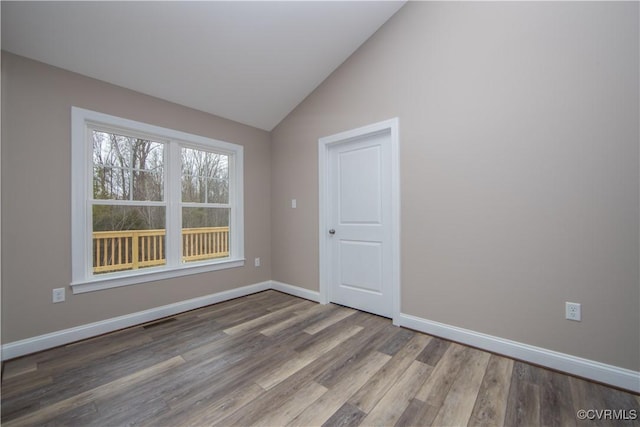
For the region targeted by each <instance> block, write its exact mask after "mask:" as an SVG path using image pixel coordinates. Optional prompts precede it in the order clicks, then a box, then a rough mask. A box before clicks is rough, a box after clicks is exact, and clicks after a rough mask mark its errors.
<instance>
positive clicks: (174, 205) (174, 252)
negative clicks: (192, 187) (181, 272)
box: [165, 141, 182, 267]
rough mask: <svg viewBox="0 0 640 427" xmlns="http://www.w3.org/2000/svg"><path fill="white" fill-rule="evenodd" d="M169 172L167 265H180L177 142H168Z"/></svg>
mask: <svg viewBox="0 0 640 427" xmlns="http://www.w3.org/2000/svg"><path fill="white" fill-rule="evenodd" d="M166 153H167V154H166V155H167V157H168V158H167V159H166V160H167V161H166V165H167V173H166V178H165V179H166V181H165V188H166V194H165V197H166V201H167V231H166V245H167V265H168V266H173V267H176V266H179V265H180V264H181V256H182V254H181V252H182V247H181V246H182V209H181V201H182V190H181V181H180V179H181V171H182V164H181V157H180V146H179V145H178V144H177V143H176V142H173V141H172V142H170V143H169V144H168V150H166Z"/></svg>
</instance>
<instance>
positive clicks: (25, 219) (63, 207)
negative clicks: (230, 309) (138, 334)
mask: <svg viewBox="0 0 640 427" xmlns="http://www.w3.org/2000/svg"><path fill="white" fill-rule="evenodd" d="M71 106H78V107H82V108H87V109H90V110H95V111H99V112H103V113H107V114H112V115H116V116H120V117H125V118H128V119H133V120H138V121H142V122H145V123H150V124H154V125H158V126H163V127H168V128H172V129H177V130H180V131H184V132H189V133H194V134H198V135H203V136H206V137H210V138H216V139H220V140H224V141H229V142H233V143H236V144H240V145H242V146H244V158H245V167H244V171H245V177H244V183H245V188H244V190H245V191H244V196H245V256H246V258H247V259H248V260H253V258H254V257H257V256H259V257H261V259H262V267H260V268H255V267H254V266H253V262H247V263H246V266H245V267H243V268H235V269H229V270H224V271H219V272H212V273H205V274H198V275H192V276H185V277H181V278H178V279H171V280H163V281H159V282H153V283H147V284H139V285H133V286H127V287H122V288H116V289H109V290H104V291H97V292H91V293H85V294H79V295H72V294H71V291H70V288H69V287H68V285H69V283H70V282H71V247H70V237H71V229H70V227H71V223H70V221H71V211H70V206H71V181H70V179H71V173H70V159H71V152H70V147H71V140H70V133H69V132H70V125H71V115H70V114H71ZM270 149H271V148H270V135H269V133H268V132H265V131H262V130H258V129H255V128H252V127H249V126H245V125H241V124H238V123H235V122H232V121H229V120H224V119H221V118H219V117H215V116H212V115H209V114H206V113H202V112H199V111H196V110H192V109H189V108H186V107H182V106H179V105H176V104H172V103H169V102H166V101H161V100H159V99H156V98H152V97H149V96H145V95H141V94H139V93H136V92H133V91H130V90H126V89H123V88H119V87H116V86H113V85H110V84H107V83H103V82H100V81H97V80H93V79H90V78H87V77H83V76H80V75H77V74H73V73H69V72H67V71H63V70H60V69H57V68H53V67H50V66H48V65H44V64H42V63H38V62H34V61H31V60H28V59H25V58H22V57H18V56H15V55H11V54H8V53H3V54H2V248H3V251H2V257H3V259H2V267H3V268H2V342H3V343H8V342H12V341H16V340H19V339H23V338H28V337H33V336H36V335H40V334H44V333H48V332H52V331H57V330H61V329H65V328H69V327H73V326H77V325H81V324H86V323H90V322H94V321H98V320H102V319H107V318H111V317H114V316H119V315H123V314H128V313H133V312H136V311H140V310H145V309H149V308H152V307H157V306H160V305H164V304H170V303H173V302H177V301H182V300H185V299H189V298H195V297H198V296H202V295H207V294H211V293H215V292H219V291H223V290H227V289H231V288H236V287H239V286H244V285H250V284H254V283H258V282H261V281H265V280H269V279H270V278H271V260H270V245H271V242H270V238H271V233H270V222H271V218H270V192H271V189H270V182H269V179H270V178H269V177H270V174H271V164H270V162H271V156H270ZM57 287H66V288H67V301H66V302H64V303H60V304H52V303H51V290H52V289H53V288H57Z"/></svg>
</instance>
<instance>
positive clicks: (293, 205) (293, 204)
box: [291, 199, 298, 209]
mask: <svg viewBox="0 0 640 427" xmlns="http://www.w3.org/2000/svg"><path fill="white" fill-rule="evenodd" d="M297 207H298V201H297V200H296V199H291V208H292V209H295V208H297Z"/></svg>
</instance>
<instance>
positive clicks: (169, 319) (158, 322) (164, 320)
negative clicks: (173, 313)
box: [143, 317, 178, 329]
mask: <svg viewBox="0 0 640 427" xmlns="http://www.w3.org/2000/svg"><path fill="white" fill-rule="evenodd" d="M176 320H178V319H176V318H175V317H170V318H168V319H162V320H159V321H157V322H154V323H147V324H146V325H144V326H143V328H144V329H149V328H153V327H154V326H160V325H164V324H165V323H169V322H175V321H176Z"/></svg>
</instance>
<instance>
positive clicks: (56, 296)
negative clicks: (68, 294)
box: [52, 288, 64, 302]
mask: <svg viewBox="0 0 640 427" xmlns="http://www.w3.org/2000/svg"><path fill="white" fill-rule="evenodd" d="M52 300H53V302H63V301H64V288H55V289H54V290H53V295H52Z"/></svg>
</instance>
